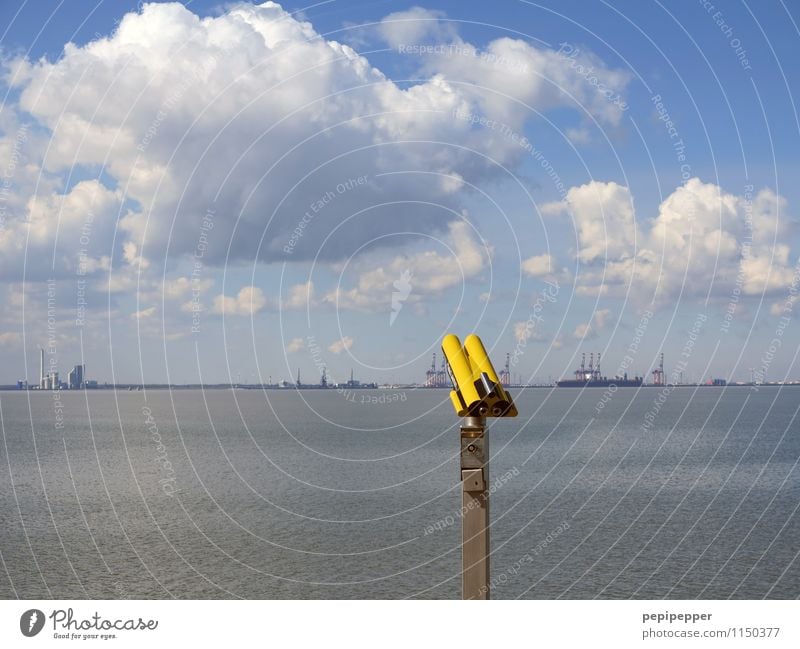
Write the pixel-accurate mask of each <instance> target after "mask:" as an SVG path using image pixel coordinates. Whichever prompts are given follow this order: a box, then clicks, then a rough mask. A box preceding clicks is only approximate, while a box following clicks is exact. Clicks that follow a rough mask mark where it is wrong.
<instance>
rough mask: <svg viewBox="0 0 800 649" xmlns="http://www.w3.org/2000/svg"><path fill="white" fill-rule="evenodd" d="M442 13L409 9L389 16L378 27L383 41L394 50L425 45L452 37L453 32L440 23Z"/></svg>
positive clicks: (420, 8)
mask: <svg viewBox="0 0 800 649" xmlns="http://www.w3.org/2000/svg"><path fill="white" fill-rule="evenodd" d="M443 17H444V13H443V12H441V11H434V10H432V9H424V8H423V7H411V9H406V10H405V11H396V12H394V13H391V14H389V15H388V16H386V17H385V18H383V20H381V22H380V24H379V25H378V34H379V36H380V37H381V38H382V39H383V41H384V42H385V43H386V44H387V45H389V46H391V47H395V48H403V47H406V46H409V45H419V44H427V43H431V42H434V41H442V40H443V39H445V38H448V37H452V36H453V35H454V34H455V31H454V30H453V28H452V27H449V26H448V25H447V23H444V22H442V21H441V18H443Z"/></svg>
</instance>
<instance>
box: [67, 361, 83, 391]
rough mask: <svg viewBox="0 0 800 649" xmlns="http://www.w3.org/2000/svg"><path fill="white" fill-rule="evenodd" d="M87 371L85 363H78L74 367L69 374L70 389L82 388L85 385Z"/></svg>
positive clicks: (68, 383)
mask: <svg viewBox="0 0 800 649" xmlns="http://www.w3.org/2000/svg"><path fill="white" fill-rule="evenodd" d="M85 373H86V366H85V365H76V366H75V367H73V368H72V371H71V372H70V373H69V374H68V375H67V385H68V386H69V389H70V390H80V389H81V388H82V387H83V381H84V375H85Z"/></svg>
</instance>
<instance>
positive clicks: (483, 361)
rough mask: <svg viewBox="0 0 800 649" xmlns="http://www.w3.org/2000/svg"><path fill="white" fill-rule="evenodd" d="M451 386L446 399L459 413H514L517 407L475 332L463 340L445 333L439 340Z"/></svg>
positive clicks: (462, 414)
mask: <svg viewBox="0 0 800 649" xmlns="http://www.w3.org/2000/svg"><path fill="white" fill-rule="evenodd" d="M442 351H443V352H444V356H445V358H446V359H447V366H448V369H449V371H450V380H451V381H452V383H453V389H452V391H451V392H450V400H451V401H452V402H453V407H454V408H455V410H456V414H457V415H458V416H459V417H516V416H517V409H516V407H515V406H514V402H513V401H512V400H511V396H510V395H509V394H508V393H507V392H506V391H505V389H504V388H503V384H502V383H500V379H498V378H497V372H495V371H494V367H493V366H492V361H490V360H489V356H488V355H487V353H486V349H485V348H484V346H483V343H482V342H481V339H480V338H478V336H476V335H475V334H470V335H469V336H467V337H466V339H465V340H464V346H463V347H462V346H461V341H460V340H459V339H458V336H454V335H453V334H447V335H446V336H445V337H444V340H442Z"/></svg>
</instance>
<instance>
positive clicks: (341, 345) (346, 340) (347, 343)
mask: <svg viewBox="0 0 800 649" xmlns="http://www.w3.org/2000/svg"><path fill="white" fill-rule="evenodd" d="M352 346H353V339H352V338H351V337H350V336H344V337H342V338H341V339H340V340H337V341H334V342H333V343H331V344H330V345H329V346H328V351H329V352H331V353H332V354H341V353H342V352H343V351H346V350H348V349H350V348H351V347H352Z"/></svg>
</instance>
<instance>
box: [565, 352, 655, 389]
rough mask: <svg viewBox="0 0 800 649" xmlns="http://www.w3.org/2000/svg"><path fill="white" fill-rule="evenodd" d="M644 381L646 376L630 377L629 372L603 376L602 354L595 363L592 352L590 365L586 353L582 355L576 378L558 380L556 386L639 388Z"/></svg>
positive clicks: (598, 355)
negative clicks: (587, 363) (601, 368)
mask: <svg viewBox="0 0 800 649" xmlns="http://www.w3.org/2000/svg"><path fill="white" fill-rule="evenodd" d="M643 382H644V377H642V376H634V377H633V378H628V374H627V372H626V373H625V375H624V376H614V377H608V376H603V374H602V372H601V371H600V354H599V353H598V354H597V364H595V362H594V354H593V353H592V354H589V365H588V366H587V365H586V354H582V355H581V366H580V367H579V368H578V369H576V370H575V378H573V379H562V380H561V381H556V386H557V387H559V388H608V387H611V386H612V385H613V386H615V387H617V388H638V387H640V386H641V385H642V383H643Z"/></svg>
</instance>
